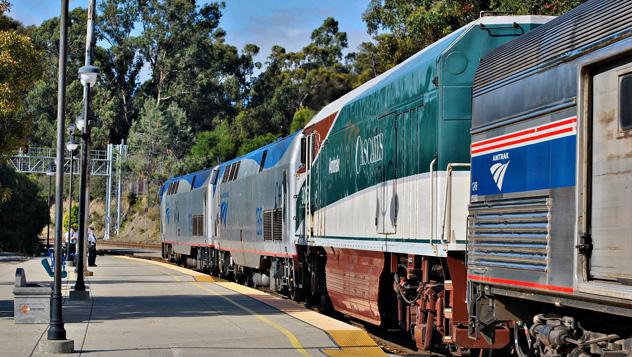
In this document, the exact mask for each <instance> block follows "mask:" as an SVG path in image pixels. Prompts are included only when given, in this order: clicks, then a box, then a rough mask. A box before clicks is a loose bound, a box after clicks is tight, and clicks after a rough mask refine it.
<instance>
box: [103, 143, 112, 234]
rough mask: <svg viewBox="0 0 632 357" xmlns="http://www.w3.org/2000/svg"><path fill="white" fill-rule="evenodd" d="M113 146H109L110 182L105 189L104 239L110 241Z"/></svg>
mask: <svg viewBox="0 0 632 357" xmlns="http://www.w3.org/2000/svg"><path fill="white" fill-rule="evenodd" d="M112 146H113V145H112V144H108V149H107V160H108V168H107V170H108V180H107V187H106V188H105V232H104V233H103V239H105V240H108V239H110V230H111V226H110V222H111V217H112V164H113V160H112Z"/></svg>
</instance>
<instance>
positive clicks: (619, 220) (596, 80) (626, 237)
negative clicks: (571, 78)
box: [588, 57, 632, 285]
mask: <svg viewBox="0 0 632 357" xmlns="http://www.w3.org/2000/svg"><path fill="white" fill-rule="evenodd" d="M591 96H592V97H591V100H592V103H591V104H592V109H591V110H592V133H590V132H589V134H588V135H589V136H590V135H592V138H591V139H592V140H591V142H592V150H591V151H592V152H591V154H590V155H589V157H588V163H589V164H590V169H589V171H588V172H589V174H588V175H589V176H588V179H589V187H590V201H589V202H590V214H589V217H590V238H591V240H592V252H591V254H590V267H589V274H590V275H589V278H590V279H598V280H605V281H614V282H619V283H623V284H626V285H632V264H630V257H631V256H632V219H630V212H632V58H630V57H628V58H626V59H624V60H620V61H618V62H617V63H613V64H610V65H608V66H606V67H605V68H601V69H599V71H597V72H596V73H595V74H594V75H593V77H592V94H591Z"/></svg>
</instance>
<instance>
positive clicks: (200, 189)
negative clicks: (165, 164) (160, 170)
mask: <svg viewBox="0 0 632 357" xmlns="http://www.w3.org/2000/svg"><path fill="white" fill-rule="evenodd" d="M216 177H217V171H216V170H213V169H206V170H202V171H198V172H194V173H190V174H187V175H183V176H177V177H173V178H170V179H169V180H167V181H166V182H165V183H164V184H163V185H162V187H161V189H160V192H159V196H160V233H161V241H162V254H163V257H165V258H166V259H169V260H171V261H176V262H179V263H181V264H187V265H189V266H192V267H196V268H198V269H205V268H208V267H209V264H210V262H209V261H210V258H209V251H210V248H211V247H212V246H213V242H212V240H211V237H210V236H208V235H207V234H205V233H206V232H207V231H208V230H207V228H206V227H207V226H208V222H207V218H208V217H212V216H213V215H212V213H211V212H212V210H213V207H211V206H210V205H209V202H210V201H209V200H208V192H210V191H209V190H208V189H209V187H212V186H213V182H214V181H215V180H216ZM187 260H188V261H187Z"/></svg>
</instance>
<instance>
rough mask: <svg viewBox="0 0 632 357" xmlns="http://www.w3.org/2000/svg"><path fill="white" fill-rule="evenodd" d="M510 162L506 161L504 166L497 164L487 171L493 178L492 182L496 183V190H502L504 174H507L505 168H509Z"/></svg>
mask: <svg viewBox="0 0 632 357" xmlns="http://www.w3.org/2000/svg"><path fill="white" fill-rule="evenodd" d="M510 162H511V161H507V162H506V163H504V164H502V163H500V162H497V163H495V164H493V165H492V167H490V169H489V171H490V172H491V173H492V177H493V178H494V182H496V186H498V189H499V190H501V191H502V190H503V180H504V179H505V173H506V172H507V167H509V163H510Z"/></svg>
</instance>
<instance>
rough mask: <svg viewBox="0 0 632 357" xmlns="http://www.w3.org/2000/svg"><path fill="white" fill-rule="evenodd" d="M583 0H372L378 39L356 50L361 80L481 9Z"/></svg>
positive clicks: (367, 17) (550, 9) (522, 10)
mask: <svg viewBox="0 0 632 357" xmlns="http://www.w3.org/2000/svg"><path fill="white" fill-rule="evenodd" d="M582 2H584V1H583V0H492V1H489V0H410V1H399V0H371V2H370V3H369V5H368V7H367V9H366V11H365V12H364V14H363V15H362V19H363V20H364V22H365V23H366V24H367V31H368V33H369V34H371V35H372V36H373V40H374V42H373V43H367V42H365V43H363V44H362V45H361V46H360V51H359V52H358V53H357V54H356V55H355V57H354V59H355V62H354V71H355V72H356V73H357V74H358V77H359V80H358V81H356V82H355V83H354V86H357V85H359V84H361V83H362V82H364V81H366V80H367V79H370V78H372V77H374V76H376V75H378V74H380V73H382V72H384V71H386V70H388V69H389V68H391V67H393V66H395V65H396V64H398V63H401V62H402V61H404V60H405V59H406V58H408V57H410V56H411V55H413V54H414V53H416V52H418V51H420V50H421V49H423V48H424V47H426V46H428V45H430V44H432V43H433V42H435V41H437V40H439V39H440V38H442V37H444V36H446V35H448V34H449V33H451V32H453V31H455V30H457V29H458V28H460V27H461V26H463V25H465V24H467V23H469V22H471V21H473V20H476V19H477V18H478V17H479V13H480V11H490V10H491V11H510V12H513V13H516V14H532V15H560V14H562V13H564V12H566V11H568V10H570V9H571V8H573V7H575V6H577V5H579V4H581V3H582Z"/></svg>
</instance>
